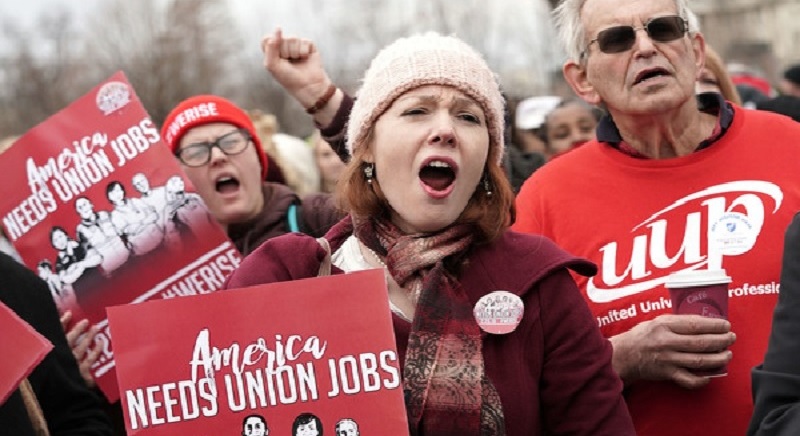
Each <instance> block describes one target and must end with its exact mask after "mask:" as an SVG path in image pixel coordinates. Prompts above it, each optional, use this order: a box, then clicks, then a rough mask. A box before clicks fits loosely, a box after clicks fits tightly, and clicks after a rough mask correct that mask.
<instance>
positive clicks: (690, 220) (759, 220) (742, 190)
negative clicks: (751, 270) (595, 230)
mask: <svg viewBox="0 0 800 436" xmlns="http://www.w3.org/2000/svg"><path fill="white" fill-rule="evenodd" d="M732 194H738V195H737V196H735V197H733V196H732ZM729 198H732V199H731V200H730V201H729V200H728V199H729ZM767 198H770V199H772V201H773V202H774V205H773V204H770V205H766V204H764V202H765V200H766V199H767ZM782 201H783V192H782V191H781V189H780V188H779V187H778V186H777V185H775V184H774V183H770V182H765V181H759V180H741V181H735V182H729V183H723V184H720V185H716V186H711V187H709V188H706V189H704V190H702V191H699V192H696V193H693V194H690V195H687V196H685V197H683V198H681V199H679V200H677V201H675V202H674V203H672V204H671V205H669V206H667V207H666V208H664V209H662V210H660V211H658V212H656V213H654V214H653V215H651V216H650V217H649V218H648V219H646V220H644V221H643V222H641V223H639V224H637V225H636V226H634V227H633V228H632V229H631V232H630V238H631V240H628V241H619V240H618V241H615V242H610V243H608V244H606V245H604V246H603V247H602V248H601V249H600V251H601V252H602V258H601V261H600V272H599V274H598V275H597V276H595V277H592V278H591V279H589V282H588V284H587V295H588V297H589V299H590V300H592V301H593V302H595V303H608V302H611V301H615V300H618V299H620V298H624V297H628V296H630V295H635V294H638V293H640V292H644V291H647V290H650V289H653V288H655V287H657V286H660V285H662V284H663V283H664V282H665V281H666V278H667V275H668V274H669V273H670V272H673V271H676V268H675V267H676V266H678V269H680V270H694V269H699V268H703V267H705V266H706V265H712V266H719V265H722V259H723V257H725V256H739V255H742V254H744V253H747V252H748V251H750V250H751V249H752V248H753V247H754V246H755V244H756V242H757V240H758V236H759V235H760V234H761V228H762V226H763V225H764V217H765V214H766V213H767V212H769V213H771V214H774V213H776V212H777V211H778V210H779V209H780V206H781V203H782ZM682 209H686V210H687V213H686V214H685V215H684V214H682V213H680V212H681V210H682ZM704 219H705V221H704ZM680 220H683V221H684V224H685V225H684V226H683V227H682V228H683V229H684V230H683V238H682V240H681V244H680V248H679V249H678V250H677V251H675V252H674V253H667V241H675V240H678V239H677V238H676V237H675V235H672V234H669V233H668V232H669V231H674V230H672V229H675V228H678V229H680V228H681V226H680V225H678V224H679V221H680ZM703 222H706V223H707V226H706V229H705V230H704V229H703V227H702V223H703ZM670 224H672V225H671V226H670ZM701 238H705V242H706V243H705V244H702V243H701V242H702V239H701ZM631 241H632V242H631ZM620 242H626V243H625V244H621V243H620ZM619 246H630V247H631V253H630V261H629V263H628V265H627V266H626V267H625V268H624V270H622V273H621V274H617V271H620V270H621V269H620V268H618V267H619V266H621V265H619V264H618V260H619V254H620V253H619V252H618V251H619V250H618V247H619ZM704 249H705V250H704ZM623 254H624V253H623ZM681 267H682V268H681Z"/></svg>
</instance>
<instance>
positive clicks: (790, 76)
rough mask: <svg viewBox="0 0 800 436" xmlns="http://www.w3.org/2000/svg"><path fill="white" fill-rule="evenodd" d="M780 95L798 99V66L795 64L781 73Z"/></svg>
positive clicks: (799, 70) (799, 65)
mask: <svg viewBox="0 0 800 436" xmlns="http://www.w3.org/2000/svg"><path fill="white" fill-rule="evenodd" d="M780 90H781V93H782V94H784V95H791V96H794V97H800V64H795V65H792V66H790V67H789V68H787V69H786V70H785V71H784V72H783V78H782V79H781V83H780Z"/></svg>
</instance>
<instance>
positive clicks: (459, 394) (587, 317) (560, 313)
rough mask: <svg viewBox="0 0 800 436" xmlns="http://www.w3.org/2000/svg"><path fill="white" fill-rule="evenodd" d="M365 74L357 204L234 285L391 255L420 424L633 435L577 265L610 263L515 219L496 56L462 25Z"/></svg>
mask: <svg viewBox="0 0 800 436" xmlns="http://www.w3.org/2000/svg"><path fill="white" fill-rule="evenodd" d="M280 45H281V41H267V43H266V44H265V47H267V51H268V52H269V51H270V50H272V49H277V50H279V51H280ZM272 54H274V53H268V54H267V56H271V55H272ZM278 56H280V54H278ZM362 83H363V84H362V87H361V89H360V91H359V92H358V95H357V98H356V100H355V102H354V104H353V107H352V112H351V113H350V122H349V125H348V128H347V148H348V152H349V154H350V155H351V156H352V158H351V159H350V162H349V164H348V166H347V168H346V169H345V171H344V174H343V175H342V178H341V179H340V182H339V186H338V191H337V194H338V196H339V197H338V200H339V201H340V203H341V205H342V206H343V207H344V208H345V209H346V210H347V211H349V216H348V217H347V218H345V219H344V220H342V221H341V222H340V223H338V224H337V225H336V226H334V227H333V228H332V229H331V230H330V231H329V232H328V233H327V234H326V235H325V239H326V241H327V242H328V244H324V243H320V242H318V241H317V240H315V239H314V238H311V237H308V236H302V235H296V234H295V235H286V236H281V237H278V238H274V239H271V240H270V241H267V242H266V243H265V244H264V245H262V246H261V247H259V249H258V250H256V251H255V252H253V253H252V254H250V255H249V256H248V257H246V258H245V260H244V261H243V263H242V264H241V266H240V268H239V269H238V270H237V271H236V272H234V273H233V274H232V275H231V277H230V279H229V283H228V286H229V287H231V288H239V287H245V286H250V285H255V284H259V283H266V282H276V281H285V280H294V279H301V278H305V277H312V276H316V275H317V274H318V272H319V270H320V266H321V265H322V263H323V262H326V260H328V259H329V260H330V262H331V263H332V267H331V270H332V273H333V274H341V273H344V272H348V271H357V270H363V269H370V268H382V269H384V271H385V274H386V280H387V285H388V286H387V287H388V294H387V296H386V298H388V300H389V302H390V304H389V305H390V307H391V310H392V314H391V316H392V321H393V326H394V333H395V337H396V340H397V348H398V352H399V355H400V356H401V359H400V360H401V361H400V364H401V367H402V368H403V387H404V391H405V400H406V409H407V413H408V422H409V429H410V432H411V434H412V435H504V434H507V435H532V434H553V435H556V434H571V435H578V434H582V435H595V436H596V435H615V436H618V435H629V434H633V426H632V423H631V420H630V417H629V415H628V412H627V408H626V406H625V403H624V401H623V397H622V383H621V382H620V380H619V378H618V377H617V375H616V374H615V373H614V371H613V369H612V367H611V346H610V344H609V343H608V341H606V340H605V339H603V337H602V336H601V335H600V331H599V330H598V327H597V324H596V321H595V320H594V319H593V317H592V316H591V314H590V312H589V310H588V308H587V306H586V304H585V303H584V302H583V299H582V297H581V295H580V293H579V292H578V289H577V286H576V285H575V282H574V281H573V279H572V276H571V275H570V272H569V270H570V269H571V270H573V271H575V272H576V273H578V274H593V273H594V272H595V266H594V265H593V264H591V263H589V262H587V261H584V260H582V259H578V258H575V257H573V256H571V255H569V254H568V253H566V252H564V251H562V250H561V249H559V248H558V247H556V246H555V245H554V244H553V243H552V242H550V241H548V240H546V239H544V238H541V237H537V236H532V235H521V234H517V233H513V232H511V231H509V230H508V226H509V223H510V222H511V218H512V217H513V215H514V207H513V204H514V195H513V192H512V190H511V187H510V185H509V183H508V181H507V179H506V178H505V174H504V172H503V169H502V168H501V166H500V161H501V158H502V156H503V148H504V142H503V104H504V101H503V98H502V96H501V93H500V89H499V85H498V83H497V81H496V78H495V75H494V74H493V73H492V71H491V70H490V69H489V68H488V66H487V65H486V62H485V61H484V60H483V58H482V57H481V55H480V54H478V52H476V51H475V50H474V49H472V48H471V47H469V46H468V45H467V44H465V43H464V42H462V41H461V40H459V39H457V38H454V37H446V36H440V35H437V34H431V33H429V34H425V35H419V36H413V37H409V38H403V39H400V40H398V41H396V42H394V43H393V44H391V45H389V46H388V47H386V48H384V49H383V50H382V51H381V52H380V53H378V55H377V56H376V57H375V59H374V60H373V61H372V64H371V65H370V67H369V69H368V70H367V72H366V74H365V76H364V79H363V82H362ZM325 89H326V92H324V93H323V94H320V95H321V97H322V99H323V100H325V99H330V98H332V96H336V95H338V98H339V99H341V93H340V92H338V91H336V90H335V88H331V87H330V86H329V87H326V88H325ZM331 89H333V91H331ZM325 105H326V103H325V102H323V103H320V104H314V105H309V106H310V107H311V108H312V109H314V108H320V107H324V106H325ZM313 111H314V110H312V112H313ZM326 245H329V250H328V249H326V248H324V246H326Z"/></svg>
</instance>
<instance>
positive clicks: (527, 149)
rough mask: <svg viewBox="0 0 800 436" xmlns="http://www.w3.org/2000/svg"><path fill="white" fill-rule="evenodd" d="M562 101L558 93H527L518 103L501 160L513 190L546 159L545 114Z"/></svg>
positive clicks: (517, 188) (517, 189)
mask: <svg viewBox="0 0 800 436" xmlns="http://www.w3.org/2000/svg"><path fill="white" fill-rule="evenodd" d="M560 101H561V98H560V97H556V96H553V95H545V96H539V97H530V98H526V99H525V100H522V101H521V102H519V104H517V107H516V110H515V111H514V118H513V119H512V120H510V125H513V126H514V127H513V129H512V132H513V134H512V135H511V143H510V144H509V147H508V151H507V153H508V156H507V158H506V161H505V163H504V165H505V167H506V171H507V174H508V179H509V180H510V181H511V186H512V187H513V188H514V192H517V191H519V188H520V187H521V186H522V183H524V182H525V180H526V179H527V178H528V177H530V175H531V174H533V172H534V171H536V170H537V169H538V168H539V167H541V166H542V165H544V163H545V162H547V158H548V155H547V144H546V140H545V137H544V134H543V133H542V127H543V125H544V119H545V116H546V115H547V114H548V113H549V112H550V111H551V110H552V109H553V108H555V107H556V106H557V105H558V103H559V102H560Z"/></svg>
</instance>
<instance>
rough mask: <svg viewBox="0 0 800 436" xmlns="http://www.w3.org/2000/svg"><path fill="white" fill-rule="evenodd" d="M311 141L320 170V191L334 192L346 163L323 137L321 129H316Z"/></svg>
mask: <svg viewBox="0 0 800 436" xmlns="http://www.w3.org/2000/svg"><path fill="white" fill-rule="evenodd" d="M309 142H310V143H311V146H312V148H313V150H314V161H315V162H316V164H317V169H318V170H319V179H320V184H319V192H328V193H333V191H334V190H335V189H336V183H337V182H338V181H339V177H341V175H342V171H344V168H345V163H344V162H342V160H341V159H339V156H338V155H337V154H336V153H335V152H334V151H333V149H332V148H331V145H330V144H328V142H327V141H325V140H324V139H322V135H321V134H320V133H319V130H315V131H314V133H313V134H312V135H311V137H310V138H309Z"/></svg>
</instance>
